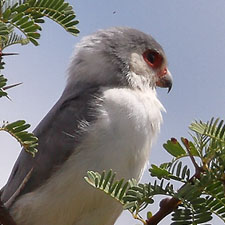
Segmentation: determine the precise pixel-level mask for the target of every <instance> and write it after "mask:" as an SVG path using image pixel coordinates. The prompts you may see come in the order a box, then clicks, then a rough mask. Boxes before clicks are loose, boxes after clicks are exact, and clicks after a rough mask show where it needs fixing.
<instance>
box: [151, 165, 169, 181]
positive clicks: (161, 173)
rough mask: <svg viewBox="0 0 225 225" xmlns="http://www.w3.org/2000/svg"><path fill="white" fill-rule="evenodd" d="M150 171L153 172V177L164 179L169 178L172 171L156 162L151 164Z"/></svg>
mask: <svg viewBox="0 0 225 225" xmlns="http://www.w3.org/2000/svg"><path fill="white" fill-rule="evenodd" d="M149 171H150V173H151V176H153V177H158V179H162V178H166V179H169V175H170V173H169V172H168V171H167V170H165V169H162V168H160V167H158V166H156V165H154V164H152V165H151V168H150V169H149Z"/></svg>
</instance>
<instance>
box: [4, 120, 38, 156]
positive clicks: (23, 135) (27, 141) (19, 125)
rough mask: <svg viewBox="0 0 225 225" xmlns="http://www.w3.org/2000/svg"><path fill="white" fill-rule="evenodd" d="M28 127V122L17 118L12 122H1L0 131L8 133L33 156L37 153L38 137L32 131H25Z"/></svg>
mask: <svg viewBox="0 0 225 225" xmlns="http://www.w3.org/2000/svg"><path fill="white" fill-rule="evenodd" d="M29 127H30V124H27V123H26V122H25V121H24V120H18V121H16V122H13V123H8V122H3V124H2V126H1V127H0V131H5V132H7V133H9V134H10V135H11V136H13V137H14V138H15V139H16V140H17V141H18V142H19V143H20V144H21V146H23V148H24V149H25V150H26V151H27V152H29V153H31V154H32V155H33V156H35V153H37V145H38V138H37V137H35V136H34V135H33V133H29V132H28V131H27V129H28V128H29Z"/></svg>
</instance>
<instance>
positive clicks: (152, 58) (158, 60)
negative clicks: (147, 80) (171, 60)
mask: <svg viewBox="0 0 225 225" xmlns="http://www.w3.org/2000/svg"><path fill="white" fill-rule="evenodd" d="M143 58H144V60H145V62H146V63H147V64H148V65H149V66H150V67H152V68H154V69H157V68H159V67H160V66H161V65H162V61H163V58H162V56H161V55H160V54H159V53H158V52H156V51H154V50H150V49H148V50H146V51H145V52H144V53H143Z"/></svg>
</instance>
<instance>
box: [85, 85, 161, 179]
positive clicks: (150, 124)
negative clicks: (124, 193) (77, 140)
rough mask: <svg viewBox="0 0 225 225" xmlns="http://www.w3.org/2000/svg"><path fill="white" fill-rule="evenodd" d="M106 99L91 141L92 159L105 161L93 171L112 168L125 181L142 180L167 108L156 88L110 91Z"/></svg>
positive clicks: (92, 131)
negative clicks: (132, 178) (157, 94)
mask: <svg viewBox="0 0 225 225" xmlns="http://www.w3.org/2000/svg"><path fill="white" fill-rule="evenodd" d="M102 99H103V102H102V105H101V107H100V116H99V118H98V120H97V122H96V123H95V124H94V125H93V126H92V127H91V131H90V133H89V138H88V141H87V142H89V143H90V148H91V145H92V150H91V153H92V156H93V154H95V155H94V157H96V158H97V157H99V160H101V159H102V160H101V161H100V163H99V160H97V161H98V166H99V168H93V169H97V170H101V169H111V168H112V169H114V170H116V171H117V172H118V174H121V176H123V177H125V178H131V177H134V178H136V179H139V178H140V176H141V174H142V172H143V168H144V166H145V164H146V162H147V161H148V157H149V151H150V148H151V145H152V141H153V140H154V138H155V137H156V135H157V134H158V132H159V128H160V123H161V120H162V116H161V112H160V110H161V109H163V107H162V105H161V103H160V102H159V101H158V99H157V97H156V94H155V91H154V90H152V89H148V90H146V91H139V90H131V89H126V88H120V89H119V88H114V89H112V88H109V89H105V90H104V91H103V97H102ZM93 143H94V144H93ZM101 162H102V165H99V164H101Z"/></svg>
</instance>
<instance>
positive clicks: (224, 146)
mask: <svg viewBox="0 0 225 225" xmlns="http://www.w3.org/2000/svg"><path fill="white" fill-rule="evenodd" d="M190 130H191V131H192V134H191V136H192V140H193V141H190V140H188V139H186V138H181V141H180V142H179V141H178V140H177V139H175V138H171V140H168V141H167V142H166V143H165V144H164V145H163V146H164V148H165V150H166V151H167V152H168V153H169V154H170V155H172V156H173V158H172V160H171V161H170V162H168V163H163V164H161V165H160V166H157V165H152V166H151V168H150V169H149V172H150V174H151V176H153V177H155V178H156V180H155V182H154V184H151V183H144V184H138V183H137V182H136V181H135V182H134V180H131V181H126V182H125V181H124V180H120V181H116V182H114V178H115V174H114V173H112V171H111V172H110V173H105V172H104V173H103V174H101V175H100V174H98V173H95V172H89V173H88V176H87V178H86V180H87V181H88V183H90V184H91V185H92V186H94V187H95V188H98V189H100V190H103V191H104V192H106V193H107V194H109V195H110V196H112V197H113V198H115V199H116V200H119V202H120V203H121V204H122V205H123V207H124V209H128V210H129V211H130V212H131V213H132V215H133V217H134V218H136V219H139V220H140V221H142V222H143V224H151V222H150V221H151V218H153V217H154V215H153V216H152V213H151V212H148V213H147V219H146V220H144V219H143V218H142V217H141V216H140V214H139V213H140V212H141V211H142V210H143V209H144V208H146V207H147V206H148V205H149V204H153V203H154V196H156V195H165V196H170V197H171V199H172V200H175V204H174V205H173V208H172V210H171V211H170V212H172V211H173V213H172V221H173V222H172V224H173V225H179V224H193V225H194V224H195V225H196V224H202V223H206V222H209V221H210V220H211V219H212V215H213V214H214V215H216V216H218V217H219V218H220V219H221V221H223V222H225V124H224V121H223V120H219V119H216V120H215V119H214V118H212V119H211V120H210V121H209V122H207V123H204V122H202V121H199V122H198V121H195V122H193V123H192V124H191V125H190ZM184 157H188V158H189V159H190V160H191V162H192V164H193V168H194V173H193V172H192V171H193V168H190V166H188V165H185V164H184V163H183V161H182V159H183V158H184ZM105 174H107V175H105ZM112 174H114V175H112ZM112 177H113V179H112ZM121 182H122V183H123V182H125V184H124V185H122V184H121V185H119V184H120V183H121ZM175 183H176V186H178V185H179V184H181V186H180V188H178V189H175V188H174V184H175ZM102 184H104V185H102ZM114 185H115V187H116V192H113V191H114V189H112V187H114ZM118 195H119V197H118ZM165 200H166V201H167V199H165ZM166 201H164V202H166ZM162 202H163V201H162ZM162 205H163V204H162ZM164 208H165V209H166V207H165V206H164ZM160 210H161V211H162V210H164V209H163V207H162V206H161V208H160ZM167 210H168V209H167ZM165 215H166V213H165ZM155 216H156V215H155ZM161 219H162V218H161Z"/></svg>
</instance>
